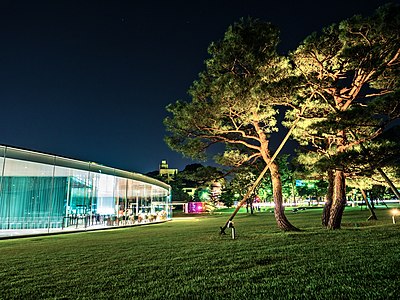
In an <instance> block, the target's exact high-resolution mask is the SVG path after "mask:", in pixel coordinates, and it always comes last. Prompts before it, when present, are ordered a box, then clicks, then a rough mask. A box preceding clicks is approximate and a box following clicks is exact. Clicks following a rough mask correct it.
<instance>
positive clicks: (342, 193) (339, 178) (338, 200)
mask: <svg viewBox="0 0 400 300" xmlns="http://www.w3.org/2000/svg"><path fill="white" fill-rule="evenodd" d="M334 183H335V187H334V191H333V203H332V207H331V213H330V216H329V221H328V227H327V228H328V229H340V224H341V222H342V216H343V211H344V208H345V205H346V178H345V175H344V171H343V170H336V172H335V179H334Z"/></svg>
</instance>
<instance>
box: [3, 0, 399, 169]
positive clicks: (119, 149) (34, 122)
mask: <svg viewBox="0 0 400 300" xmlns="http://www.w3.org/2000/svg"><path fill="white" fill-rule="evenodd" d="M398 1H399V0H397V1H394V2H398ZM387 2H388V1H378V0H376V1H375V0H347V1H342V0H340V1H339V0H336V1H319V2H318V1H315V0H314V1H300V0H298V1H274V2H272V1H267V0H264V1H261V0H260V1H253V0H244V1H234V0H230V1H225V0H224V1H219V0H214V1H189V0H187V1H151V0H149V1H117V0H109V1H100V0H98V1H84V0H81V1H73V0H67V1H63V0H53V1H40V0H31V1H18V0H10V1H5V0H0V42H1V47H0V103H1V108H0V109H1V125H2V126H1V131H0V144H3V145H9V146H15V147H20V148H26V149H31V150H36V151H40V152H46V153H51V154H57V155H60V156H65V157H70V158H75V159H79V160H84V161H93V162H97V163H99V164H103V165H106V166H110V167H116V168H120V169H124V170H129V171H135V172H140V173H147V172H150V171H153V170H156V169H158V165H159V163H160V161H161V160H162V159H166V160H167V161H168V163H169V165H170V167H172V168H178V169H180V170H181V169H183V168H184V167H185V166H186V165H187V164H190V163H194V161H191V160H188V159H183V158H182V155H181V154H179V153H177V152H173V151H171V150H169V148H168V147H167V146H166V144H165V143H164V141H163V138H164V136H165V134H166V133H165V130H164V126H163V123H162V121H163V119H164V118H165V117H166V116H167V113H166V110H165V106H166V105H167V104H169V103H172V102H175V101H176V100H178V99H183V100H189V98H188V95H187V90H188V88H189V87H190V85H191V83H192V82H193V81H194V80H195V79H196V78H197V74H198V73H199V72H200V71H202V70H203V68H204V67H203V66H204V65H203V62H204V60H205V59H206V58H207V47H208V45H209V44H210V43H211V42H212V41H215V40H218V39H221V38H222V37H223V34H224V32H225V31H226V29H227V27H228V26H229V25H231V24H232V23H233V22H235V21H238V20H239V18H241V17H247V16H251V17H256V18H260V19H263V20H266V21H270V22H271V23H273V24H275V25H276V26H278V27H279V28H280V30H281V40H282V44H281V45H280V49H281V51H284V52H286V51H288V50H291V49H294V48H295V47H296V46H297V45H298V43H299V42H300V41H302V40H303V39H304V38H305V37H306V36H307V35H308V34H310V33H311V32H313V31H319V30H320V29H321V28H322V27H324V26H327V25H330V24H331V23H333V22H338V21H340V20H342V19H345V18H348V17H351V16H353V15H354V14H362V15H370V14H372V13H373V11H374V10H375V9H376V8H377V7H378V6H380V5H382V4H385V3H387ZM392 2H393V1H392Z"/></svg>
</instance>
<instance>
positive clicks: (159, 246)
mask: <svg viewBox="0 0 400 300" xmlns="http://www.w3.org/2000/svg"><path fill="white" fill-rule="evenodd" d="M376 212H377V216H378V218H379V220H378V221H368V222H367V221H366V219H367V217H368V216H369V213H368V211H365V210H363V211H361V210H360V209H359V208H346V210H345V213H344V217H343V221H342V229H341V230H337V231H327V230H325V229H322V228H321V226H320V216H321V209H312V210H305V211H300V212H298V213H292V212H290V211H288V212H287V216H288V218H289V220H290V221H291V222H292V223H293V224H294V225H295V226H297V227H299V228H301V229H302V231H301V232H296V233H284V232H281V231H279V230H278V229H277V228H276V225H275V221H274V217H273V214H272V213H268V212H263V213H256V214H255V215H247V214H245V213H241V214H238V215H237V216H236V218H235V220H234V222H235V228H236V234H237V235H236V237H237V238H236V239H235V240H233V239H232V238H231V236H230V234H227V235H225V236H220V235H219V226H222V225H223V224H224V223H225V221H226V219H227V218H228V217H229V213H221V214H214V215H211V216H198V217H195V218H179V219H175V220H173V221H170V222H167V223H163V224H157V225H150V226H140V227H133V228H124V229H116V230H107V231H97V232H86V233H75V234H65V235H56V236H45V237H35V238H24V239H16V240H2V241H0V299H400V239H399V238H400V220H398V221H399V223H397V224H393V223H392V219H391V216H390V213H389V210H387V209H377V211H376ZM399 218H400V217H399ZM227 232H228V233H230V231H229V230H227Z"/></svg>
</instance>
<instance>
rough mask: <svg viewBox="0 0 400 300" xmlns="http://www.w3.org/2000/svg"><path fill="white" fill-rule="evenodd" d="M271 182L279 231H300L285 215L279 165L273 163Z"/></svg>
mask: <svg viewBox="0 0 400 300" xmlns="http://www.w3.org/2000/svg"><path fill="white" fill-rule="evenodd" d="M270 171H271V180H272V191H273V196H274V204H275V209H274V214H275V219H276V223H277V225H278V227H279V229H282V230H284V231H300V230H299V229H298V228H297V227H295V226H293V225H292V224H291V223H290V222H289V220H288V219H287V218H286V215H285V207H284V206H283V197H282V181H281V176H280V174H279V167H278V164H277V163H275V162H273V163H272V164H271V166H270Z"/></svg>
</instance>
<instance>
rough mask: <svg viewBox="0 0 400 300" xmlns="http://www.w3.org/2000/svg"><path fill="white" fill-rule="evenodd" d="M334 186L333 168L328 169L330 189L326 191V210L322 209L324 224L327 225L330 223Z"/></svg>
mask: <svg viewBox="0 0 400 300" xmlns="http://www.w3.org/2000/svg"><path fill="white" fill-rule="evenodd" d="M333 188H334V176H333V170H332V169H329V170H328V190H327V192H326V201H325V205H324V210H323V211H322V226H324V227H327V226H328V223H329V216H330V214H331V207H332V202H333Z"/></svg>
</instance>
